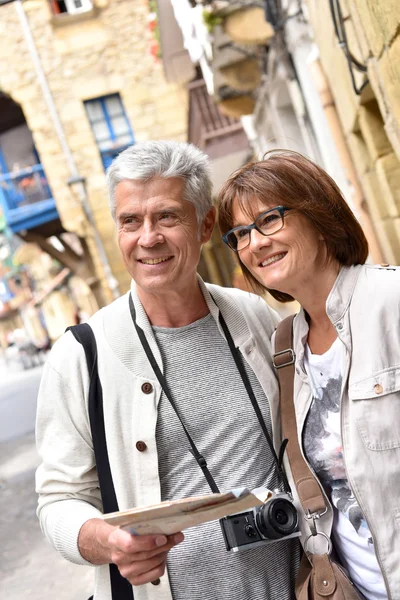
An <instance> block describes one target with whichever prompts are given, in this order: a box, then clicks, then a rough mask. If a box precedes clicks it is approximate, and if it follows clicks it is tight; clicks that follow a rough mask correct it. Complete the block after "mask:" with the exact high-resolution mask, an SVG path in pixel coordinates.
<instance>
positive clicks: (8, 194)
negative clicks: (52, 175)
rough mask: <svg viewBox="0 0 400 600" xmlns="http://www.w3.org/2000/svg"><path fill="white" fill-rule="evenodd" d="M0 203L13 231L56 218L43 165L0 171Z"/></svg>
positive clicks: (55, 209)
mask: <svg viewBox="0 0 400 600" xmlns="http://www.w3.org/2000/svg"><path fill="white" fill-rule="evenodd" d="M0 204H1V205H2V208H3V211H4V216H5V219H6V222H7V225H8V227H9V228H10V229H11V231H13V232H14V233H18V231H21V230H23V229H32V228H33V227H37V226H39V225H42V224H43V223H47V222H48V221H53V220H55V219H58V218H59V216H58V212H57V208H56V205H55V202H54V199H53V195H52V193H51V190H50V187H49V184H48V182H47V179H46V175H45V173H44V170H43V167H42V165H40V164H38V165H34V166H32V167H27V168H26V169H21V170H19V171H13V172H12V173H3V174H0Z"/></svg>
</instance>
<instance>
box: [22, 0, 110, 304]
mask: <svg viewBox="0 0 400 600" xmlns="http://www.w3.org/2000/svg"><path fill="white" fill-rule="evenodd" d="M15 10H16V12H17V15H18V18H19V21H20V24H21V28H22V31H23V34H24V37H25V41H26V43H27V45H28V49H29V52H30V54H31V57H32V60H33V63H34V65H35V69H36V74H37V76H38V80H39V84H40V87H41V88H42V93H43V97H44V99H45V102H46V104H47V108H48V109H49V112H50V116H51V119H52V121H53V125H54V129H55V131H56V134H57V137H58V140H59V142H60V145H61V148H62V151H63V153H64V156H65V159H66V161H67V163H68V167H69V171H70V174H71V177H70V178H69V180H68V182H67V183H68V184H69V185H71V184H74V185H75V186H76V190H77V193H78V195H79V198H80V201H81V203H82V208H83V211H84V213H85V216H86V218H87V220H88V222H89V224H90V225H91V228H92V231H93V234H94V241H95V244H96V250H97V252H98V255H99V258H100V262H101V264H102V267H103V270H104V274H105V277H106V280H107V284H108V286H109V288H110V290H111V292H112V295H113V298H114V299H116V298H119V296H120V293H119V289H118V282H117V280H116V279H115V277H114V275H113V274H112V272H111V268H110V264H109V262H108V258H107V255H106V253H105V250H104V246H103V243H102V241H101V238H100V235H99V232H98V231H97V227H96V224H95V221H94V218H93V213H92V210H91V208H90V204H89V200H88V196H87V193H86V189H85V185H84V181H85V180H84V178H83V177H82V176H81V175H80V174H79V171H78V168H77V166H76V163H75V160H74V157H73V155H72V152H71V149H70V147H69V145H68V142H67V139H66V137H65V133H64V129H63V126H62V123H61V121H60V117H59V116H58V112H57V108H56V105H55V104H54V100H53V96H52V94H51V91H50V88H49V85H48V83H47V79H46V75H45V73H44V71H43V67H42V63H41V60H40V57H39V54H38V51H37V48H36V45H35V41H34V39H33V36H32V32H31V29H30V26H29V22H28V19H27V16H26V14H25V11H24V9H23V6H22V0H15Z"/></svg>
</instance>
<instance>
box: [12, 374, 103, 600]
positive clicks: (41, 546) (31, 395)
mask: <svg viewBox="0 0 400 600" xmlns="http://www.w3.org/2000/svg"><path fill="white" fill-rule="evenodd" d="M41 370H42V367H40V366H39V367H35V368H33V369H28V370H26V371H23V370H19V369H18V368H17V367H16V366H14V365H8V366H6V365H4V363H1V364H0V381H1V387H0V530H1V542H2V543H1V553H0V597H1V598H7V600H21V599H22V598H27V597H29V598H30V600H50V599H52V598H57V600H67V599H68V600H71V599H72V598H74V599H75V598H76V599H79V600H81V599H82V600H85V598H88V597H89V596H90V595H91V593H92V581H93V571H92V569H91V568H88V567H81V566H78V565H73V564H71V563H69V562H67V561H66V560H64V559H63V558H62V557H61V556H60V555H58V553H57V552H56V551H55V550H53V548H52V547H51V546H50V544H49V543H48V542H47V541H46V540H45V539H44V537H43V535H42V532H41V530H40V526H39V522H38V520H37V518H36V514H35V511H36V504H37V499H36V494H35V487H34V486H35V483H34V476H35V469H36V467H37V466H38V464H39V457H38V455H37V453H36V448H35V440H34V433H33V429H34V421H35V411H36V395H37V389H38V386H39V381H40V375H41Z"/></svg>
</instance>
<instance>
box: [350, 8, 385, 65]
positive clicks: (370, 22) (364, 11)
mask: <svg viewBox="0 0 400 600" xmlns="http://www.w3.org/2000/svg"><path fill="white" fill-rule="evenodd" d="M384 1H385V2H386V0H384ZM354 4H355V6H356V9H357V11H358V15H359V18H360V22H361V24H362V27H363V28H364V31H365V35H366V38H367V41H368V46H369V48H370V50H371V53H372V54H373V55H374V56H377V57H378V56H380V55H381V54H382V51H383V48H384V44H385V37H384V34H383V31H382V28H381V25H380V23H379V22H378V21H377V19H376V16H375V14H374V13H373V11H372V4H383V1H381V2H378V0H354Z"/></svg>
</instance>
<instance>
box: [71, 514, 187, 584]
mask: <svg viewBox="0 0 400 600" xmlns="http://www.w3.org/2000/svg"><path fill="white" fill-rule="evenodd" d="M183 539H184V536H183V533H176V534H175V535H170V536H166V535H142V536H134V535H131V534H130V533H127V532H126V531H123V530H122V529H119V527H113V526H112V525H108V523H105V522H104V521H102V520H101V519H90V520H89V521H86V523H84V525H83V526H82V528H81V530H80V532H79V538H78V545H79V551H80V553H81V554H82V556H83V558H85V559H86V560H87V561H89V562H91V563H93V564H95V565H103V564H106V563H115V564H116V565H117V567H118V569H119V571H120V573H121V575H122V576H123V577H126V579H128V581H129V582H130V583H131V584H132V585H143V584H144V583H149V582H150V581H154V580H155V579H157V578H158V577H161V576H162V575H163V574H164V571H165V565H166V560H167V554H168V552H169V551H170V550H171V548H173V547H174V546H176V545H177V544H179V543H180V542H182V541H183Z"/></svg>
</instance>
